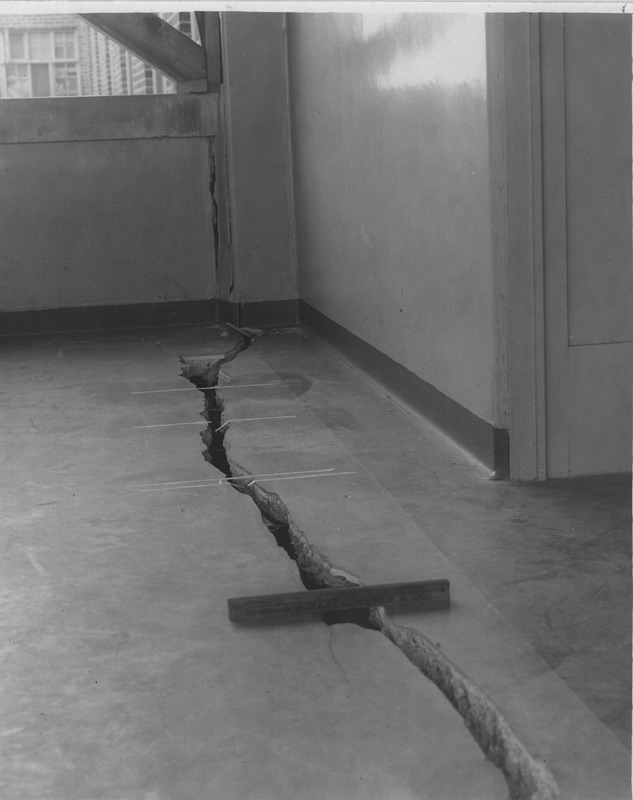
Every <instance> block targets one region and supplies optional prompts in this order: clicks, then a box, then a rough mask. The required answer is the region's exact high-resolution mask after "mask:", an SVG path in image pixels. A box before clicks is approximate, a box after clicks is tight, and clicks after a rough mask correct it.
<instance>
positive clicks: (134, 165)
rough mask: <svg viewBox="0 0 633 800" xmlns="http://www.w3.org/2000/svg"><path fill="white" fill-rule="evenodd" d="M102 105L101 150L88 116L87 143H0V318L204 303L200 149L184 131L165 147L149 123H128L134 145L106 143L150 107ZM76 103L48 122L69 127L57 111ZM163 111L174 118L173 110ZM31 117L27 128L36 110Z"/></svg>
mask: <svg viewBox="0 0 633 800" xmlns="http://www.w3.org/2000/svg"><path fill="white" fill-rule="evenodd" d="M111 99H113V98H99V103H98V104H97V105H95V109H105V111H104V112H103V113H104V114H105V115H107V117H108V119H109V123H108V124H109V126H110V129H111V132H110V135H111V136H112V137H113V138H111V139H107V140H103V139H102V140H95V139H98V138H99V136H100V135H101V134H100V133H99V116H98V115H97V116H96V117H94V118H93V120H92V122H91V123H90V125H89V127H90V126H92V128H93V129H94V134H93V133H91V131H90V130H88V129H86V130H83V128H82V137H83V138H82V140H81V141H59V140H58V141H33V140H32V141H23V142H21V143H20V142H16V141H15V138H16V137H15V135H13V140H12V142H11V143H6V141H7V139H8V138H9V137H8V135H7V136H6V137H5V138H4V140H3V141H4V142H5V143H2V144H0V174H1V175H2V180H1V181H0V208H2V214H1V215H0V242H2V247H1V249H0V310H1V311H19V310H31V309H46V308H72V307H78V306H108V305H125V304H134V303H161V302H175V301H176V302H177V301H189V300H208V299H211V298H213V296H214V256H213V240H212V222H211V220H212V215H211V198H210V192H209V141H210V140H209V138H207V137H206V136H202V135H197V136H196V135H192V134H193V133H195V130H194V129H193V128H191V126H190V125H189V127H188V128H187V130H186V131H178V133H181V136H178V137H177V138H170V136H169V130H168V129H167V130H163V128H162V127H161V128H160V129H158V128H157V123H156V121H155V118H154V117H152V119H154V122H152V124H151V125H149V127H147V126H144V125H140V123H139V125H140V128H141V129H142V130H140V131H138V132H137V133H136V135H137V136H140V137H141V138H117V131H116V130H115V129H116V123H117V120H119V123H120V125H121V126H123V127H124V128H125V130H126V131H127V133H126V134H125V135H127V136H129V135H130V130H131V128H129V125H127V122H126V121H129V119H130V118H131V117H133V116H134V114H135V113H136V114H137V117H138V119H139V120H140V119H145V117H143V114H141V113H140V112H141V111H142V110H143V109H145V107H146V106H147V107H148V108H149V104H147V103H146V104H145V105H139V104H135V103H131V104H127V103H126V104H119V105H116V106H115V105H107V101H110V100H111ZM135 99H137V98H123V100H131V101H133V100H135ZM144 100H158V98H144ZM0 102H11V101H0ZM15 102H24V103H28V102H29V101H15ZM32 102H33V103H37V102H38V101H32ZM82 102H83V101H82V99H79V100H76V99H73V100H72V101H64V100H58V101H57V104H58V105H56V106H55V107H54V109H53V111H51V114H55V115H57V119H58V120H59V119H61V120H63V119H69V118H74V117H73V115H72V114H70V115H68V114H65V113H64V104H65V103H69V104H70V103H75V105H74V106H70V108H71V109H74V110H75V111H77V110H79V111H81V109H83V108H84V106H83V105H82V106H79V105H77V104H80V103H82ZM87 102H88V103H90V102H94V100H92V99H91V100H89V101H87ZM160 102H162V101H159V103H160ZM186 102H187V103H188V104H189V105H191V102H192V101H186ZM169 105H170V108H171V109H172V111H173V113H174V114H175V117H176V118H178V117H180V118H182V114H179V113H178V106H179V105H182V101H180V100H171V99H170V100H169ZM156 107H158V106H156ZM30 108H31V109H34V111H33V114H35V115H36V116H37V115H38V114H39V113H40V112H39V111H38V109H41V108H43V107H42V106H33V105H31V106H30ZM115 108H116V109H118V110H119V111H121V109H123V111H121V113H119V114H118V115H117V114H116V113H113V110H114V109H115ZM49 110H50V109H49ZM152 114H154V112H152ZM130 115H131V116H130ZM45 116H46V119H47V120H48V118H49V113H48V111H47V112H46V114H45ZM189 116H191V115H189ZM170 119H172V122H173V119H174V117H170ZM188 119H189V117H188ZM84 122H85V120H84ZM162 124H163V123H162V122H161V125H162ZM170 124H171V123H170ZM126 126H127V127H126ZM45 127H46V126H44V128H45ZM58 127H59V126H58ZM176 127H177V126H176ZM44 128H42V130H44ZM49 128H50V125H49V126H48V128H46V131H47V132H46V134H45V135H46V136H49V135H50V130H49ZM190 128H191V129H190ZM128 129H129V130H128ZM34 130H35V131H36V130H38V128H37V126H33V125H31V126H28V127H27V126H25V128H24V138H27V136H28V135H31V139H34V138H37V137H34V136H33V131H34ZM172 130H174V129H173V128H172ZM56 131H57V128H56ZM198 133H201V130H200V128H199V127H198ZM42 135H44V134H42ZM64 135H65V136H66V137H67V138H68V139H72V137H73V131H70V130H69V131H68V132H67V133H66V134H64ZM93 135H94V139H91V138H89V137H92V136H93ZM60 136H61V134H60V133H59V132H57V133H56V138H58V139H59V138H60ZM147 137H149V138H147ZM152 137H155V138H152Z"/></svg>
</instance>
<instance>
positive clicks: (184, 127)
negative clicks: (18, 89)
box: [0, 94, 218, 144]
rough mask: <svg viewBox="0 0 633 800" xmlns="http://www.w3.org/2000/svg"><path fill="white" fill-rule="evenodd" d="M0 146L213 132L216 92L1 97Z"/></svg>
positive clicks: (196, 134) (215, 119)
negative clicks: (115, 95)
mask: <svg viewBox="0 0 633 800" xmlns="http://www.w3.org/2000/svg"><path fill="white" fill-rule="evenodd" d="M0 110H1V113H0V144H18V143H27V144H31V143H37V142H79V141H103V140H112V139H153V138H157V137H163V136H168V137H172V138H179V137H190V136H194V137H195V136H215V135H216V134H217V118H218V97H217V94H175V95H171V94H166V95H149V96H144V95H137V96H129V97H54V98H46V97H38V98H36V99H33V100H30V99H28V98H27V99H20V100H11V99H4V100H0Z"/></svg>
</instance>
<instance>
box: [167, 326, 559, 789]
mask: <svg viewBox="0 0 633 800" xmlns="http://www.w3.org/2000/svg"><path fill="white" fill-rule="evenodd" d="M240 334H241V339H240V342H238V344H237V345H236V346H235V347H234V348H232V349H231V350H230V351H229V352H228V353H227V354H226V355H225V356H223V357H222V358H221V359H219V360H218V361H215V362H213V363H207V364H202V365H201V364H196V363H189V362H187V361H185V360H184V359H181V360H182V361H183V363H184V364H185V366H184V367H183V370H182V375H183V377H185V378H187V379H188V380H189V381H191V383H193V385H194V386H196V387H197V388H198V389H200V391H201V392H202V393H203V395H204V398H205V417H206V419H207V420H208V421H209V425H208V427H207V429H206V430H205V431H204V432H203V433H202V440H203V442H204V444H205V446H206V449H205V451H204V458H205V460H206V461H208V462H209V463H210V464H212V465H213V466H214V467H215V468H216V469H218V470H219V471H220V472H222V473H223V474H224V475H225V477H226V478H227V480H228V482H230V484H231V486H232V487H233V488H234V489H235V490H236V491H238V492H240V493H242V494H246V495H249V496H250V497H251V499H252V500H253V502H254V503H255V504H256V506H257V508H258V509H259V511H260V513H261V516H262V521H263V523H264V525H265V526H266V528H267V529H268V530H269V531H270V533H271V534H272V535H273V536H274V538H275V541H276V543H277V545H278V546H279V547H280V548H282V550H284V551H285V553H286V554H287V555H288V557H289V558H291V559H292V560H293V561H294V562H295V563H296V565H297V569H298V571H299V575H300V577H301V581H302V583H303V585H304V586H305V588H306V589H308V590H313V589H324V588H331V587H341V588H343V587H345V586H359V585H362V582H361V581H360V580H359V579H357V578H355V577H354V576H351V575H349V574H346V573H345V572H344V571H343V570H340V569H337V568H336V567H334V566H333V565H332V564H330V562H329V561H328V560H327V558H326V557H325V556H324V555H323V554H322V553H320V552H319V551H318V550H317V549H316V548H315V547H313V546H312V545H311V544H310V543H309V542H308V540H307V539H306V537H305V535H304V534H303V532H302V531H300V530H299V529H298V528H297V527H296V526H295V525H294V523H293V521H292V519H291V517H290V513H289V511H288V508H287V507H286V505H285V503H284V502H283V501H282V500H281V498H280V497H279V495H277V494H275V493H273V492H268V491H267V490H265V489H262V487H261V486H259V485H258V484H256V483H253V484H252V485H249V484H250V483H251V480H250V479H251V477H252V476H251V475H250V474H249V473H248V472H247V471H246V470H244V469H243V468H242V467H240V466H239V465H238V464H235V463H233V462H232V461H231V460H230V458H229V455H228V449H227V443H226V441H225V439H226V435H227V433H228V430H229V427H230V426H229V425H225V426H224V427H223V428H222V429H221V430H220V427H221V425H222V414H223V411H224V404H223V402H222V398H221V397H220V396H219V394H218V388H221V387H218V386H217V383H218V379H219V376H220V370H221V368H222V366H223V365H224V364H227V363H228V362H230V361H232V360H233V359H234V358H235V357H236V356H237V355H238V354H239V353H241V352H242V351H244V350H246V348H247V347H249V346H250V344H251V342H252V338H251V337H250V336H249V335H248V333H244V332H242V331H240ZM322 617H323V620H324V622H325V623H326V624H327V625H335V624H340V623H344V622H347V623H352V624H355V625H359V626H361V627H363V628H368V629H371V630H375V631H379V632H380V633H382V634H383V636H385V637H386V638H387V639H389V641H390V642H392V643H393V644H394V645H395V646H396V647H397V648H398V649H399V650H400V651H401V652H402V653H403V654H404V655H405V656H406V657H407V658H408V659H409V661H410V662H411V663H412V664H414V666H416V667H417V668H418V669H419V670H420V672H422V674H423V675H425V676H426V677H427V678H428V679H429V680H431V681H432V682H433V683H434V684H435V686H436V687H437V688H438V689H439V690H440V691H441V692H442V694H443V695H444V696H445V697H446V698H447V700H448V701H449V702H450V703H451V705H452V706H453V707H454V708H455V710H456V711H457V712H458V713H459V714H460V716H461V717H462V719H463V720H464V723H465V724H466V727H467V728H468V730H469V731H470V733H471V735H472V736H473V738H474V739H475V741H476V742H477V744H478V745H479V747H480V749H481V750H482V751H483V753H484V755H485V756H486V758H487V759H488V760H489V761H490V762H491V763H492V764H494V766H495V767H497V768H498V769H499V770H501V772H502V773H503V775H504V778H505V780H506V784H507V786H508V791H509V798H510V800H557V798H558V797H559V790H558V786H557V785H556V781H555V780H554V778H553V776H552V774H551V773H550V771H549V770H548V769H547V767H546V766H545V765H544V764H542V763H540V762H538V761H537V760H536V759H534V758H533V757H532V755H531V754H530V753H529V752H528V750H527V749H526V748H525V746H524V745H523V744H522V743H521V741H520V740H519V739H518V737H517V736H516V734H515V733H514V731H513V730H512V728H511V727H510V725H509V723H508V722H507V720H506V719H505V718H504V716H503V715H502V714H501V712H500V711H499V709H498V708H497V707H496V706H495V705H494V704H493V703H492V701H491V700H489V699H488V697H486V695H485V694H484V692H483V691H482V690H481V689H480V688H479V687H478V686H477V685H476V684H475V683H474V682H473V681H472V680H471V679H470V678H469V677H468V676H467V675H465V674H464V673H463V672H462V671H461V670H460V669H459V667H457V666H456V665H455V664H453V663H452V662H451V661H450V659H448V658H447V657H446V656H445V655H444V653H443V652H442V651H441V650H440V649H439V647H437V646H435V645H434V644H433V643H432V642H431V641H430V640H429V639H428V638H427V637H426V636H424V634H422V633H421V632H420V631H418V630H415V629H413V628H407V627H404V626H402V625H399V624H397V623H395V622H393V620H391V619H390V617H389V616H388V614H387V613H386V611H385V609H384V608H382V607H376V608H370V609H353V610H350V611H328V612H325V613H323V614H322Z"/></svg>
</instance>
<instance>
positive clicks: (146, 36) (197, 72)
mask: <svg viewBox="0 0 633 800" xmlns="http://www.w3.org/2000/svg"><path fill="white" fill-rule="evenodd" d="M79 16H81V17H82V18H83V19H84V20H85V21H86V22H88V23H89V24H90V25H92V26H93V27H94V28H96V29H97V30H98V31H101V33H104V34H105V35H106V36H109V37H110V38H111V39H114V41H115V42H116V43H117V44H120V45H121V47H124V48H125V49H126V50H129V51H130V52H131V53H133V54H134V55H135V56H137V57H138V58H140V59H141V60H142V61H145V62H146V63H147V64H149V65H150V66H152V67H155V68H156V69H157V70H159V71H160V72H162V73H164V74H165V75H167V77H168V78H171V79H172V80H174V81H177V82H187V81H198V80H206V76H207V68H206V62H205V56H204V50H203V48H202V47H201V46H200V45H199V44H196V43H195V42H194V41H192V40H191V39H190V38H189V37H188V36H185V34H184V33H181V32H180V31H179V30H176V28H174V27H173V26H172V25H169V23H167V22H165V20H163V19H161V18H160V17H159V16H158V14H80V15H79Z"/></svg>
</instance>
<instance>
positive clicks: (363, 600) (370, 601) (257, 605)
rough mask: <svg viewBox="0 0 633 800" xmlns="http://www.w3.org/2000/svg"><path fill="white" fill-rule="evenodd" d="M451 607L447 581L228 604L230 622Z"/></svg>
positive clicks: (239, 599) (236, 599) (233, 600)
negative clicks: (355, 610) (382, 609)
mask: <svg viewBox="0 0 633 800" xmlns="http://www.w3.org/2000/svg"><path fill="white" fill-rule="evenodd" d="M450 604H451V598H450V585H449V582H448V581H447V580H446V579H440V580H435V581H415V582H414V583H384V584H379V585H375V586H349V587H343V588H340V589H314V590H313V591H305V592H288V593H287V594H261V595H252V596H251V597H231V598H229V600H228V606H229V619H230V620H231V622H260V621H264V620H270V619H285V618H292V617H298V616H304V615H314V614H320V613H323V612H324V611H342V610H346V609H351V608H371V607H372V606H391V605H398V606H405V605H406V606H415V607H416V608H418V609H419V610H420V611H436V610H440V609H445V608H450Z"/></svg>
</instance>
